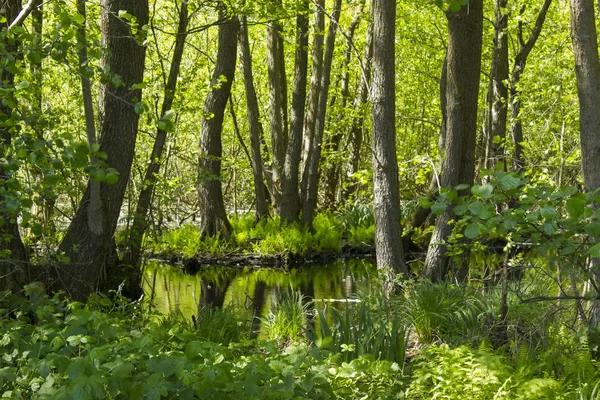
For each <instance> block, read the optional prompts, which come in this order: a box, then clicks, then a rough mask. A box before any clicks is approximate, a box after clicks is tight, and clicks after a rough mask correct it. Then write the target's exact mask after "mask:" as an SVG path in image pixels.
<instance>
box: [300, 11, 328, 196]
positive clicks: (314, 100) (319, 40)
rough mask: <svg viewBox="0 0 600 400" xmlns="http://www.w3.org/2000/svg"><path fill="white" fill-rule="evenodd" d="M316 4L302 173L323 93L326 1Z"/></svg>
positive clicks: (304, 187) (302, 186) (303, 141)
mask: <svg viewBox="0 0 600 400" xmlns="http://www.w3.org/2000/svg"><path fill="white" fill-rule="evenodd" d="M314 4H315V28H314V29H315V34H314V37H313V45H312V55H311V58H312V59H311V72H310V92H309V94H308V105H307V107H306V117H305V120H304V132H303V136H302V158H301V159H302V171H304V169H305V168H306V165H307V164H308V155H309V152H310V149H311V148H312V142H313V138H314V136H315V121H316V118H317V108H318V106H319V94H320V92H321V75H322V74H323V42H324V40H323V33H324V32H325V17H324V15H325V13H324V11H325V0H316V2H315V3H314ZM307 184H308V181H307V180H306V179H304V172H303V176H302V182H301V188H300V190H301V192H302V193H304V192H305V191H306V185H307Z"/></svg>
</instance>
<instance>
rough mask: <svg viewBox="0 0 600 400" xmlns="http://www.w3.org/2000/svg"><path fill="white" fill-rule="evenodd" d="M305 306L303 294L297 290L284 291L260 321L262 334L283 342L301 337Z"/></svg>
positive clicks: (303, 326)
mask: <svg viewBox="0 0 600 400" xmlns="http://www.w3.org/2000/svg"><path fill="white" fill-rule="evenodd" d="M307 306H308V304H307V302H306V301H305V299H304V296H303V295H302V294H301V293H299V292H298V291H294V290H291V289H289V290H286V291H284V292H283V294H282V296H281V300H278V301H277V303H276V304H274V305H273V306H272V309H271V311H270V312H269V314H268V315H267V317H266V318H265V319H264V320H263V321H262V326H261V331H262V334H263V335H264V336H265V337H267V338H269V339H277V340H281V341H284V342H289V341H292V340H298V339H301V338H302V337H303V336H304V331H305V326H306V315H307Z"/></svg>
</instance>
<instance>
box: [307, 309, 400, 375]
mask: <svg viewBox="0 0 600 400" xmlns="http://www.w3.org/2000/svg"><path fill="white" fill-rule="evenodd" d="M328 317H329V318H328ZM329 319H330V320H331V322H330V321H329ZM318 327H319V331H318V335H317V340H316V343H317V345H318V346H319V347H320V348H322V349H327V350H330V351H333V352H335V353H340V354H343V355H344V359H345V360H346V361H350V360H353V359H355V358H357V357H360V356H366V355H370V356H372V357H374V358H375V359H377V360H388V361H394V362H396V363H398V365H399V366H400V370H402V368H403V366H404V361H405V358H406V347H407V341H408V334H407V333H408V330H407V329H406V326H405V324H404V323H402V322H401V321H400V318H399V316H398V314H397V313H395V312H393V311H392V310H391V309H390V308H389V307H388V304H387V302H385V301H384V302H379V303H377V306H376V309H375V310H374V311H373V310H371V309H370V308H369V307H367V305H366V303H365V302H361V303H359V304H358V305H357V306H356V307H355V306H354V304H351V303H349V302H347V303H346V305H345V308H344V311H343V312H340V311H338V310H337V309H335V308H329V309H328V310H327V312H324V311H320V310H319V311H318Z"/></svg>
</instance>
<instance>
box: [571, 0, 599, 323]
mask: <svg viewBox="0 0 600 400" xmlns="http://www.w3.org/2000/svg"><path fill="white" fill-rule="evenodd" d="M594 15H595V13H594V2H593V0H571V39H572V41H573V53H574V55H575V74H576V77H577V94H578V96H579V132H580V137H581V164H582V169H583V182H584V183H585V186H586V187H587V189H588V190H590V191H595V190H597V189H598V188H600V59H599V57H598V35H597V32H596V21H595V18H594ZM592 264H593V266H594V267H596V268H594V269H595V270H596V271H595V272H594V277H593V280H594V281H595V282H600V271H598V268H597V266H598V265H600V260H599V259H597V258H594V259H592ZM593 303H594V304H593V315H592V321H593V324H594V326H595V325H596V324H598V322H599V321H600V301H599V300H597V299H596V300H594V302H593Z"/></svg>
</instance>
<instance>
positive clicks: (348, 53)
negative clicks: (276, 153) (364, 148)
mask: <svg viewBox="0 0 600 400" xmlns="http://www.w3.org/2000/svg"><path fill="white" fill-rule="evenodd" d="M364 6H365V2H364V1H363V2H361V3H360V5H359V7H358V9H356V11H355V12H354V16H353V17H352V21H351V22H350V26H349V27H348V30H347V31H346V35H345V37H346V41H347V45H346V49H345V51H344V60H343V62H342V68H341V70H342V72H341V75H342V76H341V79H340V97H341V104H340V106H339V107H340V108H339V110H340V111H339V112H338V115H337V117H336V118H337V123H336V124H335V129H336V130H337V132H335V134H333V135H332V136H331V137H330V138H329V140H328V142H327V144H326V149H327V155H328V158H329V160H328V164H329V165H328V167H327V172H326V173H325V204H327V207H328V208H329V209H330V210H334V209H335V208H336V204H337V200H338V190H337V189H338V183H339V180H340V161H341V157H337V152H338V150H339V147H340V143H341V141H342V138H343V137H344V134H343V129H344V128H343V126H344V124H343V123H342V121H343V120H344V116H345V115H346V112H347V111H348V110H346V107H347V104H348V100H349V99H350V90H349V87H348V86H349V83H350V60H351V59H352V50H353V48H354V32H356V28H357V27H358V24H359V23H360V20H361V17H362V13H363V9H364Z"/></svg>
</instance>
